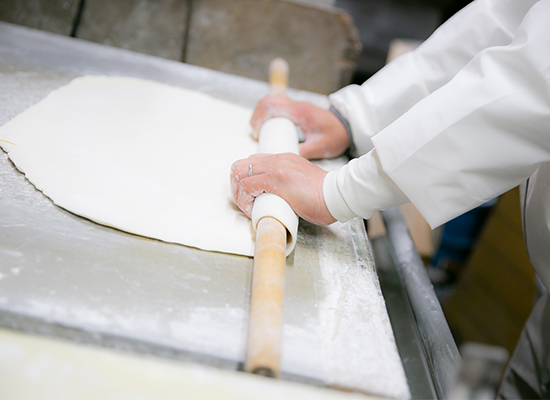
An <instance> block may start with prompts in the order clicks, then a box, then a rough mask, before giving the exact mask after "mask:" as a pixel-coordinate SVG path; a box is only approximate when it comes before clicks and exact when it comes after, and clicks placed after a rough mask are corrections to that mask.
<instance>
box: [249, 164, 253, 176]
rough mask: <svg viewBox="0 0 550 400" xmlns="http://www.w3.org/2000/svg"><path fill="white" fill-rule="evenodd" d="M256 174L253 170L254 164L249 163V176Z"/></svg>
mask: <svg viewBox="0 0 550 400" xmlns="http://www.w3.org/2000/svg"><path fill="white" fill-rule="evenodd" d="M252 175H254V171H252V164H248V176H252Z"/></svg>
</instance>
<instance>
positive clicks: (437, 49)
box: [330, 0, 536, 156]
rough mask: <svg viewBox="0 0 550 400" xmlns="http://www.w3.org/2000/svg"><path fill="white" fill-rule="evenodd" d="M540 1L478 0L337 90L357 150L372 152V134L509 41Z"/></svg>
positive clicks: (336, 100) (334, 99) (337, 105)
mask: <svg viewBox="0 0 550 400" xmlns="http://www.w3.org/2000/svg"><path fill="white" fill-rule="evenodd" d="M535 2H536V0H478V1H476V2H474V3H472V4H470V5H469V6H467V7H466V8H464V9H463V10H462V11H460V12H459V13H457V14H456V15H455V16H454V17H453V18H451V19H450V20H449V21H447V22H446V23H445V24H444V25H442V26H441V27H440V28H439V29H438V30H437V31H436V32H434V34H433V35H432V36H431V37H430V38H429V39H428V40H427V41H426V42H424V43H423V44H422V45H421V46H420V47H419V48H418V49H416V50H415V51H412V52H409V53H407V54H405V55H403V56H401V57H399V58H397V59H395V60H394V61H392V62H391V63H390V64H388V65H387V66H386V67H384V68H383V69H382V70H381V71H380V72H379V73H377V74H376V75H374V76H373V77H372V78H371V79H369V80H368V81H366V82H365V83H364V84H363V85H362V86H357V85H350V86H347V87H345V88H344V89H342V90H340V91H338V92H336V93H334V94H332V95H331V96H330V101H331V103H332V105H333V106H334V107H335V108H336V109H337V110H338V111H339V112H340V113H341V114H342V115H343V116H344V117H345V118H347V120H348V121H349V123H350V125H351V131H352V134H353V141H354V143H355V147H356V150H357V154H354V155H355V156H360V155H363V154H365V153H367V152H368V151H370V150H371V149H372V142H371V137H372V136H374V135H375V134H377V133H378V132H380V131H381V130H382V129H384V128H385V127H387V126H388V125H389V124H390V123H392V122H393V121H395V120H396V119H397V118H398V117H400V116H401V115H402V114H403V113H405V112H406V111H408V110H409V109H410V108H411V107H412V106H413V105H414V104H416V103H417V102H418V101H420V100H421V99H423V98H424V97H426V96H427V95H429V94H430V93H432V92H434V91H435V90H437V89H439V88H440V87H441V86H443V85H444V84H446V83H447V82H449V81H450V80H451V79H452V78H453V77H454V76H455V75H456V73H457V72H458V71H460V70H461V69H462V68H463V67H464V66H465V65H466V64H467V63H468V62H470V61H471V60H472V58H473V57H474V56H476V55H477V54H478V53H479V52H480V51H482V50H483V49H486V48H488V47H492V46H500V45H507V44H509V43H510V42H511V41H512V38H513V36H514V33H515V32H516V30H517V28H518V26H519V24H520V22H521V20H522V19H523V17H524V16H525V14H526V13H527V11H528V10H529V8H530V7H531V6H532V5H533V4H534V3H535Z"/></svg>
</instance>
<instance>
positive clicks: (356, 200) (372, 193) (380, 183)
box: [323, 150, 408, 222]
mask: <svg viewBox="0 0 550 400" xmlns="http://www.w3.org/2000/svg"><path fill="white" fill-rule="evenodd" d="M323 196H324V199H325V204H326V206H327V208H328V210H329V212H330V213H331V215H332V216H333V217H334V218H336V219H337V220H338V221H340V222H346V221H348V220H350V219H352V218H354V217H357V216H359V217H362V218H365V219H368V218H370V217H372V216H373V215H374V213H375V212H376V211H379V210H385V209H387V208H390V207H393V206H396V205H401V204H404V203H407V202H408V199H407V197H406V196H405V195H404V194H403V192H402V191H401V190H400V189H399V188H398V187H397V186H396V185H395V183H394V182H393V181H392V180H391V178H390V177H389V176H388V175H387V174H386V173H385V172H384V170H383V169H382V166H381V164H380V160H379V159H378V155H377V154H376V150H372V151H370V152H369V153H367V154H365V155H364V156H362V157H360V158H358V159H354V160H351V161H350V162H349V163H348V164H347V165H345V166H343V167H342V168H340V169H339V170H337V171H331V172H329V173H328V174H327V175H326V177H325V180H324V182H323Z"/></svg>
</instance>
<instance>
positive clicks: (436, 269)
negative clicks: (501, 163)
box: [428, 198, 498, 302]
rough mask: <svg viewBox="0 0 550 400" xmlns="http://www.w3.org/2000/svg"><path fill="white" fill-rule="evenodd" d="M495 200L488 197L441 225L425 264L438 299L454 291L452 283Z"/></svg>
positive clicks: (445, 297)
mask: <svg viewBox="0 0 550 400" xmlns="http://www.w3.org/2000/svg"><path fill="white" fill-rule="evenodd" d="M497 200H498V199H497V198H495V199H493V200H489V201H488V202H486V203H484V204H482V205H480V206H479V207H477V208H474V209H473V210H470V211H468V212H466V213H464V214H462V215H460V216H458V217H456V218H455V219H453V220H451V221H449V222H447V223H446V224H445V225H444V226H443V233H442V236H441V242H440V244H439V247H438V248H437V251H436V253H435V255H434V256H433V257H432V259H431V261H430V265H429V266H428V275H429V276H430V279H431V280H432V283H433V284H434V288H435V292H436V294H437V296H438V297H439V299H440V301H442V302H443V301H444V300H446V299H447V298H448V297H450V295H451V294H452V292H453V291H454V284H455V282H456V281H457V279H458V277H459V276H460V274H461V273H462V270H463V269H464V265H465V263H466V261H467V260H468V256H469V255H470V253H471V252H472V249H473V248H474V246H475V244H476V242H477V239H478V237H479V234H480V233H481V230H482V228H483V226H484V225H485V222H486V221H487V217H488V216H489V214H490V211H491V209H492V207H493V206H494V205H495V204H496V203H497Z"/></svg>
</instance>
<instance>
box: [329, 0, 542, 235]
mask: <svg viewBox="0 0 550 400" xmlns="http://www.w3.org/2000/svg"><path fill="white" fill-rule="evenodd" d="M488 3H490V2H479V3H477V4H478V5H479V4H488ZM517 3H523V2H522V1H518V2H517ZM549 19H550V0H541V1H539V2H538V3H537V4H535V5H534V6H532V8H531V9H530V10H528V13H527V14H526V15H524V18H523V20H522V21H521V24H520V26H519V27H518V29H517V30H516V32H515V33H514V38H513V40H512V41H511V43H510V44H507V45H500V46H498V45H496V46H493V47H489V48H487V49H485V50H482V51H480V52H479V54H477V55H475V56H474V57H473V58H472V60H471V61H470V62H469V63H467V65H466V66H464V67H463V68H462V69H461V70H460V71H459V72H458V73H456V75H455V76H454V77H452V79H450V80H449V82H448V83H446V84H443V85H442V86H441V87H440V88H438V89H436V90H434V91H433V92H431V93H430V94H429V95H427V96H424V98H421V99H420V101H417V102H416V103H414V102H413V104H412V105H411V107H410V109H408V111H406V112H405V113H404V114H403V115H401V116H400V117H398V118H395V120H394V121H393V122H389V123H388V126H387V127H385V128H383V129H382V131H381V132H380V133H378V134H377V135H375V136H373V137H372V143H373V145H374V150H372V151H371V152H369V153H368V154H366V155H365V156H363V157H361V158H359V159H358V160H356V162H354V163H350V164H348V166H347V167H345V168H343V169H341V170H339V171H335V172H331V173H329V175H327V178H326V180H325V185H324V194H325V201H326V202H327V206H328V208H329V211H330V212H331V213H332V214H333V216H334V217H335V218H337V219H339V220H347V219H349V218H350V217H353V216H356V215H358V216H362V217H369V216H370V215H372V213H373V212H374V211H375V210H376V209H384V208H387V207H390V206H392V205H395V204H400V203H402V202H404V201H406V198H408V199H410V201H412V203H413V204H414V205H415V206H416V207H417V208H418V210H419V211H420V212H421V213H422V214H423V216H424V217H425V218H426V220H427V221H428V223H429V224H430V225H431V226H432V227H435V226H438V225H440V224H442V223H444V222H446V221H448V220H450V219H452V218H454V217H456V216H457V215H460V214H462V213H463V212H466V211H468V210H469V209H471V208H474V207H476V206H477V205H479V204H482V203H483V202H485V201H487V200H490V199H491V198H493V197H494V196H497V195H499V194H501V193H503V192H505V191H506V190H508V189H510V188H512V187H514V186H516V185H518V184H519V183H520V182H522V181H523V180H525V179H526V178H527V177H529V176H530V175H531V174H532V173H533V172H534V171H535V170H536V168H537V167H538V166H539V165H540V164H541V163H544V162H548V161H550V24H548V21H549ZM462 23H464V24H466V23H467V21H463V22H462ZM472 39H473V38H472ZM446 55H447V52H445V54H440V57H441V58H445V57H446ZM378 110H381V109H378ZM379 112H382V111H379ZM369 114H370V112H369ZM350 177H354V178H355V179H354V180H353V179H352V178H350ZM352 182H353V183H352ZM371 182H375V183H374V185H376V186H377V187H376V188H375V190H373V189H372V185H373V183H371ZM363 188H364V190H363ZM399 192H403V193H404V195H403V193H401V194H400V193H399ZM338 196H340V197H338ZM405 196H406V197H405ZM335 197H336V199H335Z"/></svg>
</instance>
